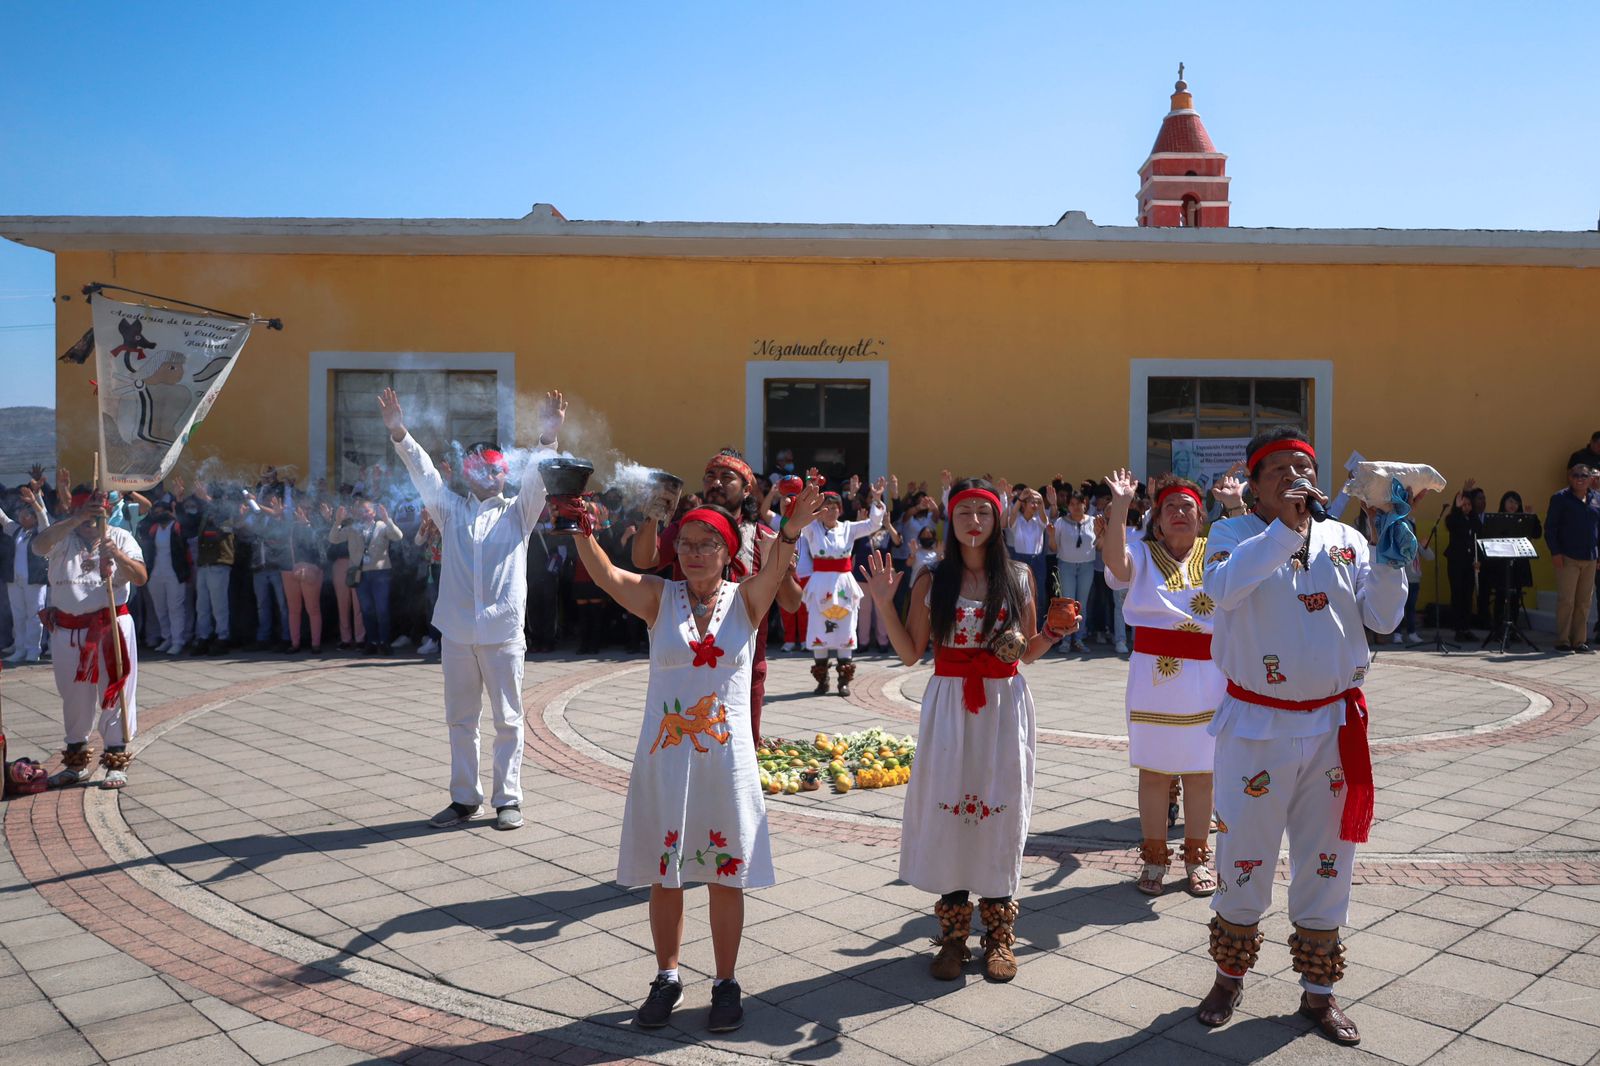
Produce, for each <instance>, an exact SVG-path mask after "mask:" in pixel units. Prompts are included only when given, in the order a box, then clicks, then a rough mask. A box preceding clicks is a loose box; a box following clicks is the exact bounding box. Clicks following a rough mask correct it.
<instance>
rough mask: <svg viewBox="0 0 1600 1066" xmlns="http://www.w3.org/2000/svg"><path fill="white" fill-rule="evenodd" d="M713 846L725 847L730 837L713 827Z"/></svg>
mask: <svg viewBox="0 0 1600 1066" xmlns="http://www.w3.org/2000/svg"><path fill="white" fill-rule="evenodd" d="M711 846H712V847H714V848H725V847H727V846H728V838H727V837H725V836H723V835H722V834H721V833H719V832H717V831H716V830H715V829H713V830H712V831H711Z"/></svg>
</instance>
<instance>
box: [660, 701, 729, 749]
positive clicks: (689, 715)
mask: <svg viewBox="0 0 1600 1066" xmlns="http://www.w3.org/2000/svg"><path fill="white" fill-rule="evenodd" d="M661 710H662V715H661V729H660V730H659V731H658V732H657V733H656V742H655V743H654V744H652V745H650V754H651V755H654V754H655V753H656V749H657V748H662V749H665V748H672V747H676V746H677V745H679V744H682V743H683V738H684V737H688V738H689V743H691V744H693V745H694V750H695V751H698V752H700V753H701V754H702V755H704V754H705V753H706V752H708V751H710V750H711V749H710V748H708V747H706V746H705V745H703V744H701V743H700V738H701V737H702V736H707V737H710V738H711V739H712V740H714V741H716V742H717V743H718V744H726V743H727V742H728V738H729V737H731V736H732V735H733V734H731V733H729V732H728V730H727V728H726V723H727V721H728V709H727V708H726V707H724V706H723V705H722V704H721V702H719V701H718V699H717V697H716V696H714V695H713V696H706V697H705V698H703V699H701V700H700V702H698V703H696V704H695V705H694V706H693V707H690V708H689V709H688V710H684V708H683V703H682V701H680V700H673V701H672V710H670V711H669V710H667V708H666V705H665V704H663V705H662V707H661ZM719 726H722V727H723V728H720V729H719V728H718V727H719Z"/></svg>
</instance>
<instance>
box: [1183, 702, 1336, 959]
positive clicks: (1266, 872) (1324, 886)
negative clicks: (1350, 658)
mask: <svg viewBox="0 0 1600 1066" xmlns="http://www.w3.org/2000/svg"><path fill="white" fill-rule="evenodd" d="M1215 782H1216V807H1217V844H1216V858H1217V880H1218V882H1219V883H1218V886H1217V893H1216V895H1214V896H1212V897H1211V909H1212V910H1213V911H1215V912H1216V913H1217V914H1218V915H1220V916H1221V917H1222V919H1223V920H1224V921H1228V922H1232V923H1234V924H1235V925H1251V924H1254V923H1255V922H1257V921H1259V920H1260V919H1261V915H1262V914H1263V913H1265V912H1266V910H1267V908H1268V906H1269V905H1270V904H1271V902H1272V881H1273V876H1274V870H1275V868H1276V866H1277V863H1278V849H1279V848H1280V847H1281V846H1282V843H1283V837H1284V833H1285V832H1287V833H1288V835H1289V920H1290V921H1291V922H1293V923H1294V924H1296V925H1299V926H1302V927H1304V928H1306V929H1337V928H1339V927H1341V926H1343V925H1344V924H1345V919H1346V917H1347V914H1348V912H1349V909H1350V868H1351V866H1352V865H1353V864H1354V862H1355V850H1356V846H1355V845H1354V844H1352V843H1350V842H1349V841H1345V840H1340V839H1339V819H1340V817H1341V816H1342V814H1343V812H1344V777H1343V769H1342V767H1341V766H1340V760H1339V731H1338V730H1337V729H1335V730H1331V731H1329V732H1327V733H1323V734H1322V735H1320V736H1311V737H1290V738H1285V739H1280V740H1245V739H1242V738H1239V737H1235V736H1232V735H1231V730H1224V731H1223V733H1222V734H1221V735H1220V736H1218V737H1217V761H1216V777H1215Z"/></svg>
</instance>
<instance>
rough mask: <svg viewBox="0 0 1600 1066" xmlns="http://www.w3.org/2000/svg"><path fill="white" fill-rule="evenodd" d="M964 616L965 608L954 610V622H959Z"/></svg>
mask: <svg viewBox="0 0 1600 1066" xmlns="http://www.w3.org/2000/svg"><path fill="white" fill-rule="evenodd" d="M966 616H967V609H966V608H965V607H957V608H956V621H957V622H959V621H961V620H962V619H963V618H965V617H966Z"/></svg>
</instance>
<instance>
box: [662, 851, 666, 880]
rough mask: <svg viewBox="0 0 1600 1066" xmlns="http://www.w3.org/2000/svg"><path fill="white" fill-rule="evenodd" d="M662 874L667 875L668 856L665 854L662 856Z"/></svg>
mask: <svg viewBox="0 0 1600 1066" xmlns="http://www.w3.org/2000/svg"><path fill="white" fill-rule="evenodd" d="M661 876H662V877H665V876H667V857H666V856H665V855H663V856H661Z"/></svg>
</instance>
